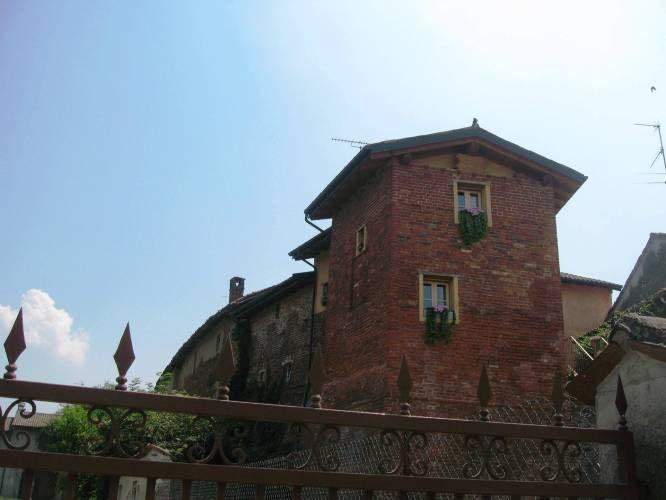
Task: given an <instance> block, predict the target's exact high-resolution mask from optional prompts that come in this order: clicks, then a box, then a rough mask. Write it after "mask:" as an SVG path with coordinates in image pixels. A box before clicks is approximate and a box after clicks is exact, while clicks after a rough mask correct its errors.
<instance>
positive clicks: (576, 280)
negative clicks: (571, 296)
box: [560, 273, 622, 291]
mask: <svg viewBox="0 0 666 500" xmlns="http://www.w3.org/2000/svg"><path fill="white" fill-rule="evenodd" d="M560 278H561V279H562V283H573V284H575V285H587V286H598V287H601V288H610V289H611V290H617V291H620V290H622V285H618V284H617V283H611V282H610V281H602V280H598V279H594V278H586V277H585V276H578V275H577V274H569V273H560Z"/></svg>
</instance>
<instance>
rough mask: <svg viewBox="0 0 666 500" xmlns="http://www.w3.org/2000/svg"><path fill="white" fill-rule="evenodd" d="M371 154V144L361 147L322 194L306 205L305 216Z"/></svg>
mask: <svg viewBox="0 0 666 500" xmlns="http://www.w3.org/2000/svg"><path fill="white" fill-rule="evenodd" d="M371 152H372V145H371V144H369V145H366V146H363V147H362V148H361V150H360V151H359V152H358V153H356V155H355V156H354V157H353V158H352V159H351V161H350V162H349V163H347V165H345V167H344V168H343V169H342V170H341V171H340V172H338V175H336V176H335V177H334V178H333V180H332V181H331V182H329V183H328V185H327V186H326V187H325V188H324V189H323V190H322V192H321V193H319V194H318V195H317V197H316V198H315V199H314V200H313V201H312V203H310V204H309V205H308V207H307V208H306V209H305V215H307V216H309V215H310V214H311V213H312V211H313V210H314V209H315V207H316V206H317V205H319V203H321V202H322V201H323V200H324V198H326V197H327V196H328V195H329V194H330V193H331V191H333V190H334V189H335V187H336V186H337V185H338V184H339V183H340V182H342V180H343V179H344V178H345V177H347V175H348V174H349V173H350V172H351V171H352V170H353V169H354V167H355V166H356V165H358V164H359V163H361V162H362V161H363V160H365V159H366V158H367V157H368V156H369V155H370V153H371Z"/></svg>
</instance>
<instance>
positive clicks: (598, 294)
mask: <svg viewBox="0 0 666 500" xmlns="http://www.w3.org/2000/svg"><path fill="white" fill-rule="evenodd" d="M611 301H612V290H611V289H610V288H603V287H600V286H588V285H579V284H574V283H562V314H563V318H564V336H565V337H569V336H573V337H578V336H579V335H582V334H583V333H587V332H589V331H590V330H593V329H594V328H596V327H598V326H599V325H600V324H601V323H603V322H604V321H605V320H606V316H607V315H608V311H609V310H610V308H611V303H612V302H611Z"/></svg>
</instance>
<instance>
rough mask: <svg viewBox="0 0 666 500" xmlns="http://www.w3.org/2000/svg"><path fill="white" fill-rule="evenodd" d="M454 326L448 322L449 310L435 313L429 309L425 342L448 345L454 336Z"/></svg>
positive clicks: (432, 309)
mask: <svg viewBox="0 0 666 500" xmlns="http://www.w3.org/2000/svg"><path fill="white" fill-rule="evenodd" d="M453 330H454V325H453V323H452V322H449V321H448V310H446V309H445V310H444V311H443V312H438V311H435V309H434V308H432V307H429V308H428V310H427V311H426V321H425V334H424V342H425V343H426V344H427V345H433V344H435V343H436V342H438V341H440V340H441V341H444V343H445V344H448V343H449V341H450V340H451V336H452V335H453Z"/></svg>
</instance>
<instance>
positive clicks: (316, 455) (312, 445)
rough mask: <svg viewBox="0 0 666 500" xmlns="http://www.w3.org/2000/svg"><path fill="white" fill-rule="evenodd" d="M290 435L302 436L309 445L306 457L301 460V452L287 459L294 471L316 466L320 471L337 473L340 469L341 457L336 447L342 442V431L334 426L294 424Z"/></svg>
mask: <svg viewBox="0 0 666 500" xmlns="http://www.w3.org/2000/svg"><path fill="white" fill-rule="evenodd" d="M287 432H288V434H291V435H301V436H302V439H303V440H304V441H305V442H306V443H309V444H308V445H307V446H308V448H307V449H306V450H305V456H304V457H303V458H301V459H300V460H299V452H291V453H289V455H287V459H288V460H289V463H290V464H291V466H292V468H294V469H299V470H300V469H305V468H306V467H307V466H309V465H311V464H314V465H315V467H316V468H317V469H319V470H323V471H326V472H335V471H337V470H338V469H339V468H340V456H339V454H338V450H337V448H336V447H335V446H331V445H334V444H335V443H337V442H339V441H340V429H339V428H338V427H336V426H334V425H322V426H311V425H308V424H302V423H292V424H291V425H290V426H289V429H288V430H287Z"/></svg>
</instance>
